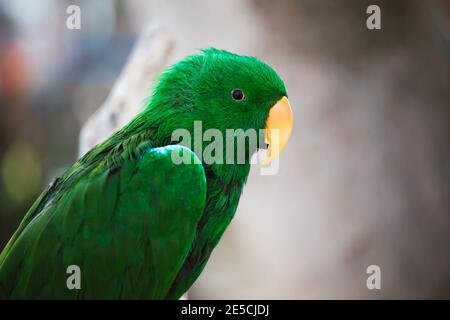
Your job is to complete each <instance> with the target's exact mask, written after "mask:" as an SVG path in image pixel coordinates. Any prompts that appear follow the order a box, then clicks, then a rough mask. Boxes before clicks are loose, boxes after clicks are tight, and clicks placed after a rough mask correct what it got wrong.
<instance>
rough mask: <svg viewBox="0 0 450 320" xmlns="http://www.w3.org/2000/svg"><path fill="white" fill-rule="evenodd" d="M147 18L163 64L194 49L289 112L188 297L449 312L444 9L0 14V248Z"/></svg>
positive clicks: (199, 6) (265, 1) (190, 7)
mask: <svg viewBox="0 0 450 320" xmlns="http://www.w3.org/2000/svg"><path fill="white" fill-rule="evenodd" d="M70 4H77V5H79V6H80V8H81V30H68V29H67V28H66V24H65V22H66V19H67V16H68V14H67V13H66V8H67V7H68V5H70ZM370 4H377V5H379V6H380V8H381V21H382V22H381V23H382V29H381V30H376V31H371V30H368V29H367V28H366V19H367V17H368V15H367V14H366V8H367V7H368V5H370ZM150 22H154V23H157V24H159V25H161V26H163V27H164V28H165V30H167V33H168V34H169V35H170V37H172V39H173V43H174V50H173V53H172V54H171V56H170V57H168V63H172V62H175V61H176V60H178V59H179V58H182V57H183V56H185V55H187V54H191V53H194V52H196V50H198V49H199V48H204V47H210V46H214V47H218V48H222V49H226V50H230V51H233V52H236V53H240V54H247V55H254V56H257V57H259V58H261V59H262V60H264V61H266V62H267V63H268V64H270V65H271V66H273V67H274V68H275V69H276V70H277V71H278V73H279V74H280V76H281V77H282V78H283V79H284V80H285V83H286V86H287V89H288V92H289V98H290V101H291V104H292V106H293V109H294V116H295V127H294V132H293V136H292V138H291V140H290V143H289V144H288V147H287V148H286V151H285V152H284V153H283V155H282V158H281V160H280V171H279V173H278V174H277V175H274V176H262V175H260V174H259V171H258V170H257V169H252V172H251V175H250V177H249V179H248V183H247V186H246V188H245V190H244V193H243V196H242V198H241V202H240V205H239V209H238V211H237V213H236V217H235V219H234V221H233V223H232V224H231V226H230V227H229V229H228V230H227V231H226V233H225V235H224V237H223V240H222V241H221V243H220V244H219V246H218V247H217V248H216V250H215V252H214V253H213V255H212V257H211V259H210V262H209V264H208V265H207V267H206V269H205V271H204V272H203V274H202V275H201V277H200V279H199V280H198V281H197V282H196V284H195V285H194V287H193V288H192V290H190V299H202V298H211V299H214V298H218V299H221V298H237V299H241V298H242V299H251V298H261V299H265V298H272V299H316V298H325V299H346V298H354V299H359V298H369V299H378V298H407V299H408V298H450V202H449V199H450V188H449V183H450V161H449V160H450V157H449V156H450V144H449V138H450V1H439V0H430V1H418V0H417V1H414V0H410V1H406V0H405V1H402V0H394V1H392V0H391V1H378V0H377V1H354V0H351V1H350V0H349V1H339V2H338V1H332V0H320V1H318V0H314V1H313V0H284V1H276V2H275V1H270V0H248V1H243V0H229V1H217V0H213V1H211V0H194V1H182V0H177V1H174V0H171V1H167V0H151V1H144V0H131V1H114V0H94V1H93V0H90V1H88V0H86V1H75V0H73V1H56V0H41V1H31V0H2V1H0V247H3V246H4V244H5V243H6V241H7V240H8V239H9V237H10V236H11V235H12V233H13V231H14V230H15V228H16V227H17V226H18V224H19V222H20V220H21V218H22V217H23V215H24V214H25V212H26V211H27V209H28V208H29V207H30V205H31V203H32V202H33V200H34V199H35V198H36V197H37V196H38V194H39V193H40V192H41V191H42V190H43V189H44V188H45V186H46V185H47V184H48V183H49V182H50V181H51V180H52V179H53V178H54V177H56V176H58V175H59V174H61V173H62V172H63V171H64V170H65V169H66V168H68V167H69V166H70V165H71V164H72V163H73V162H74V161H75V160H76V159H77V156H78V139H79V131H80V128H81V127H82V125H83V123H85V122H86V120H87V119H88V117H89V116H90V115H91V114H92V113H93V112H94V111H95V110H96V109H97V108H99V107H100V106H101V105H102V103H103V102H104V101H105V99H106V97H107V96H108V94H109V92H110V90H111V87H112V85H113V84H114V81H115V80H116V78H117V77H118V75H119V73H120V71H121V69H122V67H123V66H124V64H125V63H126V61H127V57H128V55H129V53H130V50H131V49H132V46H133V43H134V42H135V40H136V39H137V37H138V36H139V34H140V32H141V31H142V30H143V29H144V28H145V26H146V25H148V24H149V23H150ZM150 86H151V84H150ZM372 264H376V265H379V266H380V268H381V274H382V280H381V285H382V288H381V290H368V289H367V287H366V279H367V277H368V275H367V274H366V268H367V266H369V265H372Z"/></svg>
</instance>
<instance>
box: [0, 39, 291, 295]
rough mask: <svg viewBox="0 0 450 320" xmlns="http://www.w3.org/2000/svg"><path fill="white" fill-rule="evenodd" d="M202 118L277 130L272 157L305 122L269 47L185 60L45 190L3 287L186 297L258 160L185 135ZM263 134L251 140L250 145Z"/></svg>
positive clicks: (269, 133)
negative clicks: (266, 58)
mask: <svg viewBox="0 0 450 320" xmlns="http://www.w3.org/2000/svg"><path fill="white" fill-rule="evenodd" d="M196 121H201V124H202V128H203V130H207V129H217V130H219V131H220V132H222V133H223V135H224V136H225V134H226V130H227V129H235V130H238V129H243V130H248V129H254V130H265V137H263V138H261V137H260V136H259V135H258V139H259V140H261V139H264V140H265V141H264V142H265V143H267V144H268V148H269V150H268V161H269V162H270V161H272V160H273V159H274V158H276V157H277V156H278V155H279V153H280V152H281V150H282V149H283V148H284V146H285V145H286V143H287V140H288V138H289V135H290V132H291V129H292V122H293V120H292V110H291V108H290V105H289V101H288V100H287V93H286V89H285V86H284V83H283V81H282V80H281V79H280V77H279V76H278V75H277V74H276V72H275V71H274V70H273V69H272V68H270V67H269V66H268V65H266V64H265V63H263V62H261V61H260V60H258V59H257V58H254V57H249V56H241V55H237V54H233V53H230V52H227V51H224V50H218V49H213V48H211V49H206V50H202V51H201V52H199V53H198V54H196V55H192V56H188V57H186V58H184V59H183V60H181V61H179V62H178V63H176V64H175V65H173V66H172V67H170V68H168V69H167V70H166V71H164V72H163V73H162V74H161V76H160V77H159V80H158V82H157V84H156V86H155V89H154V91H153V94H152V96H151V98H150V99H148V102H146V107H145V109H144V110H143V111H142V112H141V113H140V114H139V115H137V116H136V117H135V118H134V119H133V120H132V121H131V122H130V123H128V124H127V125H126V126H125V127H123V128H122V129H121V130H119V131H117V132H115V133H114V134H112V135H111V136H110V137H109V138H108V139H107V140H105V141H104V142H102V143H100V144H98V145H97V146H95V147H94V148H93V149H91V150H90V151H89V152H88V153H87V154H86V155H84V156H83V157H82V158H81V159H80V160H79V161H78V162H76V163H75V164H74V165H73V166H72V167H70V168H69V169H68V170H67V171H66V172H65V173H64V174H63V175H62V176H60V177H59V178H57V179H55V180H54V181H53V182H52V183H51V184H50V185H49V186H48V188H47V189H46V190H45V191H44V192H43V193H42V194H41V195H40V196H39V198H38V199H37V200H36V201H35V202H34V204H33V205H32V207H31V208H30V209H29V211H28V212H27V214H26V215H25V217H24V218H23V220H22V222H21V223H20V225H19V227H18V229H17V230H16V232H15V233H14V235H13V236H12V238H11V239H10V241H9V242H8V243H7V245H6V246H5V248H4V249H3V251H2V253H1V255H0V298H2V299H178V298H179V297H181V296H182V295H183V294H184V293H185V292H186V291H187V290H188V289H189V288H190V287H191V285H192V284H193V282H194V281H195V280H196V279H197V278H198V276H199V275H200V273H201V272H202V270H203V268H204V267H205V264H206V262H207V261H208V259H209V257H210V255H211V252H212V250H213V249H214V247H215V246H216V245H217V243H218V242H219V240H220V238H221V236H222V234H223V233H224V231H225V229H226V228H227V226H228V225H229V223H230V221H231V219H232V218H233V215H234V213H235V211H236V208H237V206H238V202H239V198H240V196H241V193H242V190H243V187H244V184H245V182H246V179H247V176H248V174H249V170H250V164H251V163H250V159H249V157H245V159H244V161H242V162H241V163H239V162H237V163H234V162H232V163H228V162H226V163H224V162H220V161H217V162H213V163H206V162H205V161H204V160H203V161H202V160H201V159H202V157H201V155H200V154H198V153H196V152H195V150H194V148H189V147H188V146H184V145H181V144H180V143H179V141H178V142H174V141H173V139H172V133H173V132H174V131H175V130H178V129H184V130H185V131H187V132H189V133H190V134H191V135H192V136H194V134H195V132H194V122H196ZM273 132H277V134H276V138H274V137H275V133H273ZM207 143H208V142H207V141H202V144H203V145H204V146H206V145H207ZM262 145H264V144H260V143H259V142H258V145H257V146H256V147H252V146H251V145H250V144H249V143H246V144H245V146H246V148H251V150H247V151H248V152H249V154H251V153H253V152H255V151H257V148H258V147H259V146H262ZM225 151H226V152H229V150H225ZM234 151H236V150H234ZM174 154H176V155H178V156H179V157H181V158H182V159H186V158H189V159H191V160H192V161H191V162H189V163H185V162H183V163H175V161H174V160H173V159H174V157H173V155H174ZM70 266H77V267H78V268H79V269H78V272H79V274H78V275H79V277H80V280H79V281H80V284H79V286H78V287H75V288H73V287H70V286H69V285H68V283H69V280H68V279H69V278H70V277H71V275H72V273H71V272H70V270H71V269H70V268H69V267H70Z"/></svg>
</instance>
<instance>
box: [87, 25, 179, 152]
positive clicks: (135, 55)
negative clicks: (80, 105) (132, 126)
mask: <svg viewBox="0 0 450 320" xmlns="http://www.w3.org/2000/svg"><path fill="white" fill-rule="evenodd" d="M172 49H173V42H172V40H171V38H170V37H169V36H168V35H167V33H166V32H165V31H164V30H163V29H161V28H160V27H158V26H150V27H148V28H147V29H146V30H145V31H144V32H143V33H142V34H141V36H140V37H139V39H138V41H137V42H136V45H135V46H134V48H133V50H132V52H131V54H130V57H129V58H128V62H127V63H126V65H125V67H124V69H123V70H122V72H121V74H120V76H119V78H118V79H117V81H116V82H115V84H114V86H113V87H112V89H111V93H110V94H109V96H108V98H107V99H106V101H105V102H104V103H103V105H102V106H101V107H100V108H99V109H98V110H97V111H96V112H95V113H94V114H93V115H92V116H91V117H90V118H89V119H88V120H87V121H86V123H85V124H84V126H83V127H82V128H81V132H80V140H79V156H80V157H81V156H82V155H84V154H85V153H86V152H87V151H89V150H90V149H91V148H92V147H93V146H95V145H96V144H98V143H99V142H101V141H103V140H105V139H106V138H108V137H109V136H110V135H111V134H112V133H113V132H115V131H117V130H118V129H120V128H121V127H123V126H124V125H125V124H127V123H128V122H129V121H130V120H131V119H132V118H133V117H134V116H135V115H136V114H138V113H139V112H140V111H141V110H142V108H143V107H144V104H143V102H144V99H145V98H147V97H148V96H149V95H150V93H151V84H152V80H154V78H155V77H156V76H157V75H158V74H159V73H160V72H161V71H162V70H163V69H164V67H165V66H166V63H167V60H168V57H169V56H170V54H171V52H172Z"/></svg>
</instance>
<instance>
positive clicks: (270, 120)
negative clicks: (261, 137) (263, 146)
mask: <svg viewBox="0 0 450 320" xmlns="http://www.w3.org/2000/svg"><path fill="white" fill-rule="evenodd" d="M293 122H294V119H293V116H292V109H291V105H290V104H289V100H288V99H287V98H286V97H283V98H281V99H280V100H279V101H278V102H277V103H276V104H275V105H274V106H273V107H272V108H271V109H270V112H269V116H268V117H267V121H266V128H265V129H266V130H265V138H266V143H267V144H269V150H268V158H267V159H265V160H264V161H263V162H262V163H261V165H267V164H269V163H271V162H272V161H273V160H274V159H276V158H277V157H279V155H280V154H281V152H282V151H283V150H284V148H285V147H286V144H287V142H288V140H289V137H290V135H291V131H292V125H293Z"/></svg>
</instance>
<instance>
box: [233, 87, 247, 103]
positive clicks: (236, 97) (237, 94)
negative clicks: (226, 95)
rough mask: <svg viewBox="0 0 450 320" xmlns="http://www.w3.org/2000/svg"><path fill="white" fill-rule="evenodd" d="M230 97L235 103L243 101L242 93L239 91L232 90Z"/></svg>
mask: <svg viewBox="0 0 450 320" xmlns="http://www.w3.org/2000/svg"><path fill="white" fill-rule="evenodd" d="M231 96H232V97H233V99H234V100H237V101H240V100H244V99H245V95H244V91H242V90H241V89H233V91H231Z"/></svg>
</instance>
